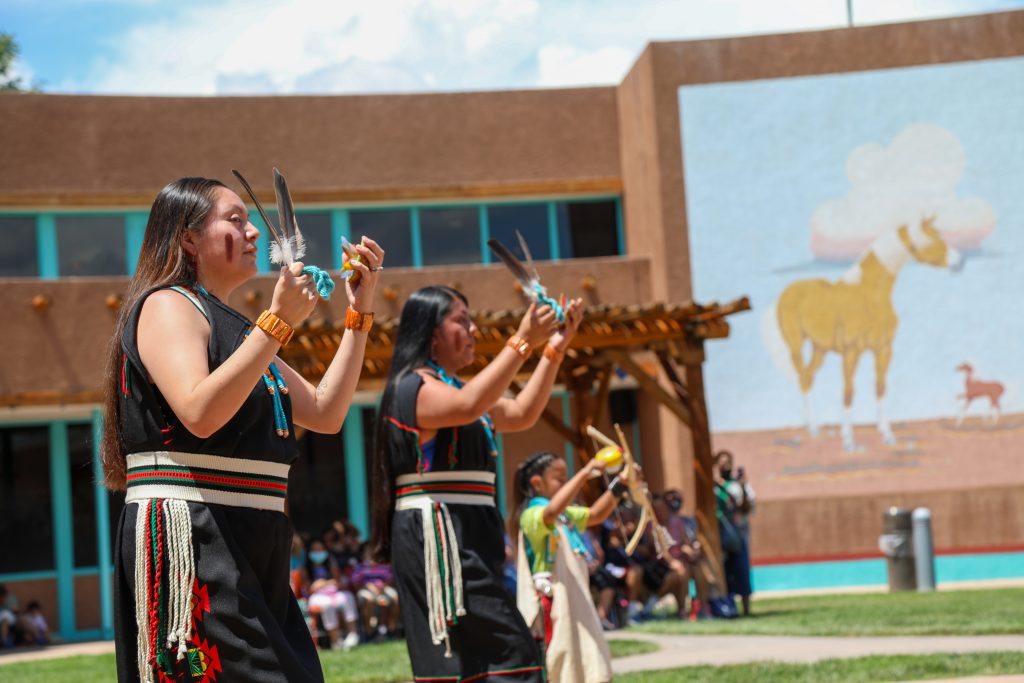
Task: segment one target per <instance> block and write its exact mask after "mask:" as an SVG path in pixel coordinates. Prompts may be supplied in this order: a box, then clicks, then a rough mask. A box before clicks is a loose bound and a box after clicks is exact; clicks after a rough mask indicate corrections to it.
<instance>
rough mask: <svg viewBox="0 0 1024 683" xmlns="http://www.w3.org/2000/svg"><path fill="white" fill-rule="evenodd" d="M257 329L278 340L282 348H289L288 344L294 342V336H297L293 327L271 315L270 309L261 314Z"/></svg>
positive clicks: (257, 321) (257, 320)
mask: <svg viewBox="0 0 1024 683" xmlns="http://www.w3.org/2000/svg"><path fill="white" fill-rule="evenodd" d="M256 327H258V328H260V329H261V330H263V331H264V332H266V333H267V334H269V335H270V336H271V337H273V338H274V339H276V340H277V342H278V343H279V344H281V346H287V345H288V342H290V341H291V340H292V335H294V334H295V330H294V329H292V326H291V325H289V324H288V323H286V322H285V321H283V320H281V319H280V318H278V317H277V316H276V315H274V314H273V313H271V312H270V310H269V309H268V310H266V311H263V312H262V313H260V317H258V318H256Z"/></svg>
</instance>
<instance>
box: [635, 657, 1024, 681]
mask: <svg viewBox="0 0 1024 683" xmlns="http://www.w3.org/2000/svg"><path fill="white" fill-rule="evenodd" d="M1021 672H1024V653H1020V652H978V653H971V654H945V655H885V656H875V657H858V658H856V659H828V660H825V661H822V662H814V663H811V664H783V663H773V662H757V663H754V664H731V665H728V666H687V667H683V668H680V669H665V670H663V671H642V672H638V673H631V674H622V675H620V676H616V677H615V680H616V682H617V683H678V682H679V681H686V683H704V682H705V681H707V682H709V683H710V682H714V683H749V682H750V681H757V683H783V682H785V683H804V682H806V683H811V682H812V681H813V682H814V683H825V682H831V681H835V682H836V683H839V682H842V683H870V682H872V681H878V682H879V683H881V682H883V681H917V680H926V679H929V678H961V677H965V676H999V675H1003V674H1017V673H1021Z"/></svg>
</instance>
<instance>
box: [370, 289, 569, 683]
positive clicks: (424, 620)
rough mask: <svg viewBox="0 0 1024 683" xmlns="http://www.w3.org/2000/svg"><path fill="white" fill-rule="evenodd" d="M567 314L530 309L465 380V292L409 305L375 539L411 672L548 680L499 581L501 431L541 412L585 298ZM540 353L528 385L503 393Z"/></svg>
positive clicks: (381, 468) (422, 294)
mask: <svg viewBox="0 0 1024 683" xmlns="http://www.w3.org/2000/svg"><path fill="white" fill-rule="evenodd" d="M565 313H566V322H565V324H564V326H563V327H562V328H559V326H558V320H557V318H556V315H555V313H554V311H553V310H552V309H551V308H550V307H548V306H539V307H538V306H536V305H531V306H530V307H529V309H528V310H527V312H526V315H524V316H523V319H522V321H521V322H520V324H519V328H518V330H517V332H516V334H515V335H513V336H512V337H510V338H509V339H508V341H507V343H506V345H505V346H504V348H503V349H502V350H501V351H499V352H498V353H497V354H496V356H495V358H494V360H493V361H491V363H490V364H489V365H487V366H486V367H485V368H483V369H481V370H480V371H479V372H478V373H477V374H476V375H475V376H474V377H473V378H472V379H470V380H469V381H466V382H463V381H462V380H460V379H459V378H458V374H457V373H458V372H459V371H460V370H464V369H465V368H467V367H469V366H470V365H472V364H473V361H474V359H475V340H474V336H475V333H476V326H475V325H474V323H473V320H472V318H471V317H470V314H469V307H468V302H467V300H466V297H465V296H464V295H463V294H462V293H460V292H458V291H456V290H454V289H451V288H450V287H442V286H433V287H425V288H423V289H420V290H417V291H416V292H413V293H412V295H410V297H409V299H408V301H406V303H405V306H404V307H403V309H402V315H401V319H400V322H399V327H398V335H397V338H396V340H395V350H394V355H393V357H392V361H391V369H390V372H389V375H388V380H387V384H386V386H385V389H384V392H383V396H382V398H381V404H380V410H379V412H378V415H379V416H380V421H379V422H378V430H377V441H376V443H377V453H376V454H375V457H374V464H373V490H374V498H373V517H374V524H373V539H372V545H373V551H374V555H375V557H376V559H377V560H378V561H380V562H389V561H390V562H392V564H393V567H394V572H395V582H396V586H397V588H398V594H399V603H400V608H401V613H402V622H403V625H404V628H405V635H406V644H407V647H408V650H409V658H410V659H411V661H412V670H413V675H414V677H415V678H416V679H417V680H439V681H456V680H469V679H474V680H476V679H487V680H499V678H500V680H502V681H508V682H509V683H512V682H513V681H531V682H532V681H537V682H539V681H542V680H543V673H544V672H543V662H542V659H541V653H540V650H539V648H538V647H537V644H536V643H535V642H534V640H533V637H532V636H531V634H530V630H529V629H528V628H527V626H526V624H525V623H524V622H523V618H522V616H521V615H520V614H519V612H518V610H517V609H516V605H515V602H514V601H513V598H512V596H511V595H509V593H508V591H507V590H505V586H504V579H503V571H502V569H503V564H504V560H505V547H504V525H503V523H502V519H501V514H500V513H499V511H498V507H497V504H496V501H495V494H496V489H495V476H496V475H495V466H496V462H497V461H496V458H497V449H498V445H497V432H502V431H520V430H524V429H528V428H529V427H531V426H533V424H534V423H536V421H537V420H538V419H539V417H540V415H541V412H543V410H544V407H545V406H546V405H547V403H548V399H549V397H550V395H551V388H552V386H553V385H554V382H555V377H556V375H557V372H558V367H559V364H560V363H561V360H562V358H563V356H564V354H565V351H566V349H567V348H568V346H569V342H570V341H571V339H572V338H573V336H574V335H575V334H576V329H577V327H578V326H579V323H580V320H581V318H582V301H581V300H579V299H577V300H575V301H572V302H570V303H569V304H568V305H567V306H566V310H565ZM545 344H546V346H545ZM542 347H543V348H544V350H543V353H542V357H541V358H540V360H539V361H538V362H537V367H536V369H535V370H534V371H533V373H532V375H531V377H530V379H529V380H528V381H527V382H526V385H525V386H524V387H523V390H522V391H521V392H519V394H518V395H517V396H516V397H515V398H506V397H504V394H505V392H506V391H507V390H508V388H509V385H510V384H511V382H512V380H513V378H514V377H515V376H516V374H517V373H518V372H519V370H520V369H521V368H522V366H523V364H524V363H525V362H526V360H527V358H529V357H530V355H531V354H532V352H533V350H534V349H539V348H542Z"/></svg>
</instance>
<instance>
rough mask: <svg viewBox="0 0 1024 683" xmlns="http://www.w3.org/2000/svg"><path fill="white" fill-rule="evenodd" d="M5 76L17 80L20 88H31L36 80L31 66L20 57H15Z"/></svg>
mask: <svg viewBox="0 0 1024 683" xmlns="http://www.w3.org/2000/svg"><path fill="white" fill-rule="evenodd" d="M7 77H8V78H9V79H10V80H12V81H19V82H20V83H19V85H20V86H21V87H22V88H31V87H32V86H33V85H34V84H35V82H36V73H35V71H34V70H33V69H32V66H31V65H30V64H29V63H28V62H26V61H25V60H24V59H22V58H21V57H17V58H15V60H14V61H13V62H11V66H10V68H9V69H8V70H7Z"/></svg>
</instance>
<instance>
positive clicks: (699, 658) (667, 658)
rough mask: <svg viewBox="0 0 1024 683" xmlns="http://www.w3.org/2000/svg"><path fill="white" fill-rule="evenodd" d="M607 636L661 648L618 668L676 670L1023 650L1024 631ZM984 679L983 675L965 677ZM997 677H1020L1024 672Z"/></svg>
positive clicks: (615, 666) (1022, 678) (625, 661)
mask: <svg viewBox="0 0 1024 683" xmlns="http://www.w3.org/2000/svg"><path fill="white" fill-rule="evenodd" d="M608 636H609V638H616V639H623V640H644V641H648V642H651V643H656V644H657V645H658V646H659V647H660V648H661V649H659V650H658V651H656V652H650V653H647V654H643V655H633V656H631V657H620V658H618V659H615V660H614V662H613V664H612V668H613V669H614V671H615V673H627V672H631V671H652V670H656V669H672V668H676V667H682V666H693V665H696V664H713V665H718V664H742V663H745V662H755V661H776V662H816V661H819V660H822V659H847V658H850V657H866V656H868V655H894V654H907V655H921V654H935V653H942V652H956V653H963V652H991V651H995V650H1010V651H1018V652H1019V651H1024V635H1010V636H885V637H856V638H854V637H849V638H844V637H834V636H817V637H815V636H732V635H678V636H666V635H656V634H653V633H638V632H634V631H615V632H612V633H609V634H608ZM966 680H984V679H966ZM998 680H999V681H1009V680H1013V681H1021V682H1024V675H1022V676H1019V677H1018V676H1014V677H1011V678H1007V677H1005V676H1003V677H998Z"/></svg>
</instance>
